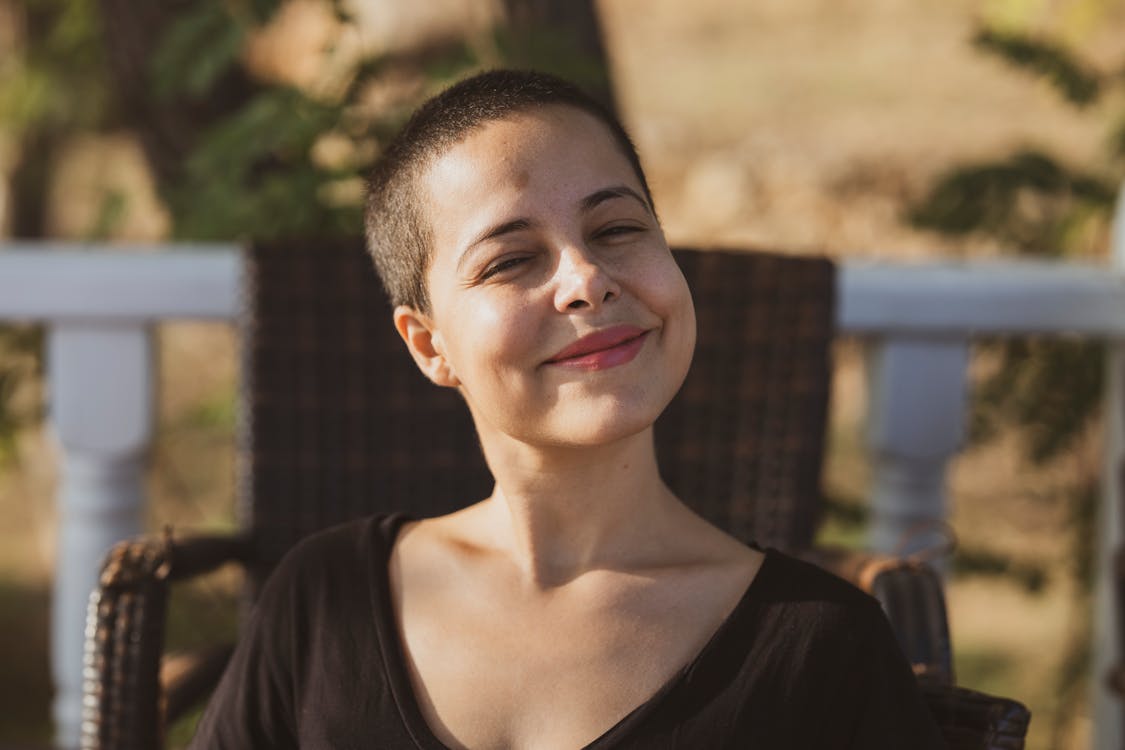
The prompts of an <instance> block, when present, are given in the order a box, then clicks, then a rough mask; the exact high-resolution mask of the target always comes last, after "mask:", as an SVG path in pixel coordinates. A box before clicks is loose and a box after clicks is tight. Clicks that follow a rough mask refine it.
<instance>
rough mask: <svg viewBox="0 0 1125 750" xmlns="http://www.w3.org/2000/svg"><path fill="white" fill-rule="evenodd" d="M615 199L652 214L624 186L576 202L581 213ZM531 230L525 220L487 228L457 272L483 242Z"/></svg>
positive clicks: (469, 248)
mask: <svg viewBox="0 0 1125 750" xmlns="http://www.w3.org/2000/svg"><path fill="white" fill-rule="evenodd" d="M615 198H632V199H633V200H635V201H636V202H637V203H639V204H641V206H642V207H643V208H644V209H645V211H647V212H648V213H650V214H651V213H652V208H651V207H650V206H649V204H648V201H646V200H645V199H644V198H642V197H641V196H640V194H639V193H637V191H636V190H633V189H632V188H630V187H628V186H626V185H614V186H613V187H608V188H603V189H601V190H598V191H595V192H593V193H590V194H589V195H587V196H586V197H585V198H583V199H582V200H581V201H579V202H578V207H579V209H580V210H581V211H582V212H583V213H587V212H589V211H593V210H594V209H595V208H597V207H598V206H600V205H601V204H603V203H605V202H606V201H608V200H613V199H615ZM530 228H531V220H530V219H525V218H519V219H512V220H511V221H505V222H502V223H500V224H496V225H495V226H492V227H489V228H488V229H486V230H484V232H482V233H481V234H480V235H479V236H477V238H476V239H474V240H473V241H472V242H470V243H469V244H468V246H467V247H466V248H465V252H463V253H461V257H460V258H458V259H457V270H458V271H460V270H461V268H462V266H464V265H465V261H466V260H467V259H468V258H469V256H471V255H472V254H473V251H474V250H475V249H476V248H477V247H478V246H479V245H480V244H481V243H483V242H485V241H487V240H493V239H496V238H497V237H502V236H504V235H505V234H511V233H513V232H522V231H523V230H525V229H530Z"/></svg>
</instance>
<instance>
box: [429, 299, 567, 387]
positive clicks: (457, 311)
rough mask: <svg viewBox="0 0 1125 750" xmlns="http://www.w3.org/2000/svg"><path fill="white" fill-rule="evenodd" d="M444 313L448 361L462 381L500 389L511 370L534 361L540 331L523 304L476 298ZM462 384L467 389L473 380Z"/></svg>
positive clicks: (526, 366)
mask: <svg viewBox="0 0 1125 750" xmlns="http://www.w3.org/2000/svg"><path fill="white" fill-rule="evenodd" d="M448 314H449V320H450V325H449V328H448V331H449V334H448V342H447V343H448V351H449V355H450V361H451V362H452V364H453V366H454V368H455V369H456V370H457V372H458V375H459V376H460V377H461V378H462V379H463V380H464V379H466V378H468V380H469V381H478V382H476V385H477V387H478V388H480V387H483V388H486V389H487V388H494V387H499V388H501V389H504V388H507V387H510V383H511V378H512V374H513V370H520V371H522V370H525V369H528V368H533V367H534V366H535V365H536V364H537V363H538V359H539V357H540V354H541V352H540V348H541V347H542V341H543V336H542V335H541V334H542V331H540V330H539V329H538V327H537V326H536V325H535V322H534V321H535V318H534V317H533V316H532V315H531V314H530V311H528V310H526V309H525V308H524V307H522V306H515V305H504V304H495V303H492V304H483V303H480V301H479V300H478V304H473V305H464V306H459V307H455V308H451V309H450V310H449V311H448ZM544 356H545V355H544ZM478 378H479V380H478ZM466 385H468V386H469V387H470V388H471V387H472V385H473V383H472V382H469V383H466Z"/></svg>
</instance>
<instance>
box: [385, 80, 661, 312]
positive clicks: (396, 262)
mask: <svg viewBox="0 0 1125 750" xmlns="http://www.w3.org/2000/svg"><path fill="white" fill-rule="evenodd" d="M551 105H563V106H568V107H574V108H575V109H578V110H581V111H583V112H586V113H587V114H590V115H592V116H593V117H594V118H595V119H597V120H598V121H599V122H601V123H602V124H603V125H605V127H606V128H607V129H608V130H609V133H610V135H611V136H612V137H613V140H614V142H615V143H616V144H617V147H618V148H619V149H620V150H621V152H622V154H623V155H624V156H625V158H626V159H628V161H629V164H630V165H631V166H632V167H633V171H634V172H635V173H636V176H637V179H638V180H640V183H641V188H642V189H643V190H644V195H645V199H646V200H647V201H648V203H649V207H650V208H653V202H652V194H651V192H650V191H649V187H648V181H647V180H646V179H645V174H644V170H643V169H642V168H641V160H640V158H639V157H638V156H637V149H636V147H635V146H634V145H633V142H632V140H630V138H629V135H628V134H627V133H626V132H625V128H624V127H623V126H622V125H621V123H620V122H619V121H618V119H617V118H616V117H615V116H614V115H613V113H612V112H610V111H609V109H607V108H606V107H605V106H603V105H602V104H601V103H600V102H598V101H597V100H596V99H594V98H593V97H592V96H590V95H589V94H587V93H586V92H584V91H582V90H581V89H579V88H578V87H577V86H575V85H574V84H571V83H569V82H567V81H564V80H563V79H561V78H558V77H556V76H553V75H549V74H547V73H538V72H531V71H519V70H491V71H487V72H484V73H479V74H477V75H475V76H472V77H470V78H466V79H465V80H463V81H460V82H459V83H456V84H454V85H453V86H451V87H449V88H447V89H445V90H444V91H443V92H441V93H440V94H438V95H436V96H434V97H433V98H431V99H429V100H428V101H427V102H425V103H424V104H423V105H422V106H421V107H419V108H418V109H417V110H416V111H415V112H414V114H413V115H412V116H411V118H410V120H409V121H408V122H407V123H406V125H405V126H404V127H403V129H402V130H401V131H400V132H399V134H398V135H397V136H396V137H395V138H394V140H392V141H391V143H390V144H389V145H388V146H387V148H386V149H385V150H384V151H383V153H382V154H381V155H380V156H379V158H378V160H377V161H376V162H375V165H374V167H372V169H371V172H370V174H369V176H368V181H367V199H366V203H365V206H364V227H365V233H366V237H367V249H368V251H369V252H370V253H371V256H372V258H373V259H374V261H375V268H376V270H377V271H378V273H379V278H380V279H381V280H382V282H383V287H384V288H385V289H386V290H387V295H388V296H389V297H390V301H391V305H392V306H398V305H408V306H410V307H413V308H414V309H416V310H419V311H422V312H427V313H428V312H430V310H431V307H430V303H431V300H430V297H429V292H428V290H427V287H426V271H427V269H428V268H429V265H430V260H431V257H432V254H433V239H432V238H433V232H432V228H431V226H430V225H429V222H428V219H427V217H426V216H425V214H424V212H423V211H422V208H421V205H420V201H421V200H422V199H421V197H420V195H419V189H418V181H419V178H420V177H421V176H422V174H423V172H424V171H425V170H426V169H427V168H429V166H430V165H431V164H433V162H434V161H435V160H437V159H438V158H440V157H441V156H442V155H443V154H444V153H445V152H446V151H448V150H449V149H450V148H451V147H452V146H454V145H456V144H457V143H459V142H460V141H462V140H464V139H465V138H466V137H467V136H468V135H469V133H470V132H471V131H473V130H474V129H476V128H478V127H480V126H482V125H484V124H487V123H489V122H493V121H496V120H502V119H504V118H506V117H510V116H512V115H515V114H518V113H521V112H526V111H529V110H533V109H538V108H540V107H546V106H551Z"/></svg>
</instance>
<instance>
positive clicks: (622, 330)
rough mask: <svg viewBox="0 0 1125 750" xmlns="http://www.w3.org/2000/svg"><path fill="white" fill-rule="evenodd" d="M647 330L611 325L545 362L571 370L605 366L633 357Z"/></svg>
mask: <svg viewBox="0 0 1125 750" xmlns="http://www.w3.org/2000/svg"><path fill="white" fill-rule="evenodd" d="M648 334H649V331H647V330H645V329H644V328H639V327H637V326H628V325H625V326H614V327H613V328H607V329H606V330H604V331H598V332H596V333H591V334H590V335H588V336H583V337H582V338H580V339H578V341H575V342H574V343H573V344H571V345H570V346H568V347H566V348H564V349H563V350H562V351H560V352H558V353H557V354H555V356H553V357H551V358H550V359H549V360H547V362H546V364H549V365H555V366H558V367H566V368H568V369H575V370H606V369H609V368H611V367H618V366H619V365H624V364H627V363H629V362H631V361H632V360H633V358H634V357H636V356H637V354H638V353H640V351H641V347H642V346H644V343H645V339H646V338H647V337H648Z"/></svg>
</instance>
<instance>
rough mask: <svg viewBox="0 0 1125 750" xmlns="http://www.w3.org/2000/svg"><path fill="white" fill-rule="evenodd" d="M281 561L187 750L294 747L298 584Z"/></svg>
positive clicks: (278, 749) (298, 650)
mask: <svg viewBox="0 0 1125 750" xmlns="http://www.w3.org/2000/svg"><path fill="white" fill-rule="evenodd" d="M294 567H295V566H294V565H293V564H291V561H290V559H289V558H287V559H286V560H283V561H282V563H281V565H279V567H278V568H277V570H276V571H275V572H274V574H273V575H271V576H270V578H269V580H268V581H267V582H266V585H265V586H264V587H263V589H262V593H261V596H260V597H259V599H258V602H257V605H256V606H255V608H254V611H253V613H252V614H251V616H250V619H249V621H248V622H247V624H246V626H244V627H243V628H242V632H241V633H240V637H239V643H238V645H237V647H236V648H235V650H234V654H233V655H232V657H231V661H230V663H229V664H228V665H227V669H226V671H225V672H224V673H223V677H222V679H221V680H220V681H219V685H218V687H217V689H216V690H215V693H214V694H213V695H212V696H211V700H210V702H209V703H208V705H207V709H206V710H205V712H204V714H203V717H202V718H201V719H200V722H199V725H198V726H197V728H196V732H195V736H194V737H193V739H192V741H191V743H190V744H189V746H188V747H189V750H204V749H206V750H242V749H243V748H255V750H258V749H259V748H260V749H261V750H282V749H288V748H294V749H295V748H297V746H298V742H297V732H296V721H295V713H294V709H295V704H296V695H295V693H296V690H295V685H296V684H297V680H296V673H297V671H298V669H299V663H298V661H297V659H298V655H299V654H301V652H302V650H301V648H300V643H299V639H298V635H299V633H300V631H301V630H302V628H301V627H300V624H299V621H298V619H297V618H298V617H299V616H300V612H301V596H300V593H299V590H300V586H299V580H298V577H297V575H296V574H295V571H294Z"/></svg>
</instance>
